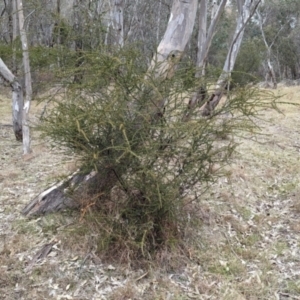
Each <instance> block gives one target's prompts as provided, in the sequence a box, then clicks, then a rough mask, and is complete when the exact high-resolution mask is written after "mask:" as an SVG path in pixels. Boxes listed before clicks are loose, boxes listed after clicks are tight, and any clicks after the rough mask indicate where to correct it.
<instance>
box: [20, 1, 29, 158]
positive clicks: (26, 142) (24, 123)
mask: <svg viewBox="0 0 300 300" xmlns="http://www.w3.org/2000/svg"><path fill="white" fill-rule="evenodd" d="M17 10H18V18H19V28H20V37H21V43H22V51H23V65H24V73H25V93H26V96H25V103H24V107H23V120H22V128H23V154H28V153H30V152H31V148H30V142H31V140H30V128H29V120H28V115H29V109H30V103H31V99H32V81H31V73H30V63H29V52H28V41H27V35H26V31H25V26H24V25H25V24H24V12H23V1H22V0H17Z"/></svg>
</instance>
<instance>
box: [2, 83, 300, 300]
mask: <svg viewBox="0 0 300 300" xmlns="http://www.w3.org/2000/svg"><path fill="white" fill-rule="evenodd" d="M276 93H279V94H281V95H284V96H283V98H282V101H286V102H295V103H298V104H300V86H297V87H282V86H281V87H280V88H279V89H278V91H276ZM9 98H10V95H9V90H0V120H1V121H0V299H7V300H12V299H18V300H21V299H30V300H34V299H36V300H40V299H57V300H59V299H61V300H62V299H78V300H79V299H80V300H81V299H82V300H83V299H89V300H96V299H112V300H125V299H132V300H133V299H136V300H139V299H144V300H153V299H157V300H158V299H161V300H163V299H176V300H179V299H180V300H183V299H228V300H232V299H234V300H235V299H236V300H243V299H249V300H250V299H251V300H255V299H266V300H267V299H268V300H269V299H300V172H299V170H300V161H299V159H300V106H292V105H286V104H281V105H280V108H281V110H282V112H283V114H279V113H277V112H276V111H273V110H266V111H265V112H264V113H263V115H262V119H261V120H260V121H258V122H259V125H260V126H262V131H261V135H259V136H257V137H255V136H250V135H249V136H248V139H245V140H241V144H240V145H239V147H238V148H237V152H236V153H235V154H234V156H233V158H232V159H231V161H230V165H229V167H228V170H227V171H228V172H227V175H226V177H223V178H220V180H219V181H218V182H217V183H215V184H214V185H213V186H212V189H211V190H210V192H209V193H208V194H207V195H206V196H205V197H203V199H201V214H200V216H199V217H200V218H201V219H202V226H201V227H199V228H194V230H197V234H198V237H199V239H198V240H197V241H195V247H192V246H191V247H190V246H189V247H190V248H189V255H188V257H186V259H185V260H184V263H178V265H176V262H173V265H172V267H165V266H161V267H159V266H158V265H155V264H154V265H153V267H152V268H148V269H147V270H146V269H142V268H141V269H133V268H132V267H130V266H128V265H120V264H113V263H107V262H104V261H102V260H101V259H100V258H99V257H98V256H97V255H96V254H95V251H94V247H93V245H92V243H91V240H92V238H93V237H92V235H93V234H95V233H93V232H90V231H89V229H88V228H84V227H80V228H81V229H80V230H81V231H80V232H78V230H79V229H78V228H79V227H78V226H75V224H77V223H78V222H80V220H79V219H80V215H79V214H78V213H76V212H62V213H56V214H52V215H48V216H44V217H40V218H35V219H30V220H28V219H26V218H25V217H23V216H22V215H21V214H20V211H21V210H22V208H23V207H24V206H25V205H26V204H27V203H28V202H29V201H30V200H31V199H33V197H34V196H35V195H37V194H38V193H40V192H41V191H43V190H44V189H45V188H47V187H49V185H51V184H53V183H55V182H56V181H57V180H58V179H59V178H60V176H63V175H67V174H69V173H71V172H72V171H74V170H75V169H76V165H75V163H74V162H73V158H72V157H67V156H65V155H63V154H61V153H57V151H54V150H52V149H50V148H49V147H48V145H47V144H46V142H44V141H42V140H40V139H39V138H38V134H37V133H34V134H33V143H32V149H33V153H32V154H30V155H27V156H25V157H24V156H22V146H21V144H20V143H18V142H16V141H15V138H14V135H13V132H12V127H10V126H6V125H7V124H11V106H10V100H9ZM40 111H41V107H36V106H35V105H33V108H32V112H33V114H38V113H40ZM76 230H77V231H76ZM180 261H181V262H182V260H180Z"/></svg>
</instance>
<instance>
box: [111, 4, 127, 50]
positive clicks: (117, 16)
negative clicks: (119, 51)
mask: <svg viewBox="0 0 300 300" xmlns="http://www.w3.org/2000/svg"><path fill="white" fill-rule="evenodd" d="M112 2H113V3H112V12H111V19H112V30H113V34H112V41H113V43H112V44H113V45H116V46H119V47H120V48H122V47H123V46H124V17H123V12H124V1H123V0H112Z"/></svg>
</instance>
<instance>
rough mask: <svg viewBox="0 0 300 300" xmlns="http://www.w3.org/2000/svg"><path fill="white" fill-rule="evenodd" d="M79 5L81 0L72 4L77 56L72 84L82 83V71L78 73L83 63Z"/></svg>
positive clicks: (75, 0)
mask: <svg viewBox="0 0 300 300" xmlns="http://www.w3.org/2000/svg"><path fill="white" fill-rule="evenodd" d="M80 4H81V0H74V3H73V13H74V25H73V29H74V33H75V35H76V36H75V40H74V42H75V52H76V54H77V59H76V62H75V69H76V71H75V75H74V80H73V82H74V83H81V82H82V78H83V74H82V71H80V70H79V69H80V66H81V65H82V63H83V54H82V51H83V43H82V35H83V33H82V20H81V18H80Z"/></svg>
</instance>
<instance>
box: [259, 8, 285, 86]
mask: <svg viewBox="0 0 300 300" xmlns="http://www.w3.org/2000/svg"><path fill="white" fill-rule="evenodd" d="M256 15H257V17H258V22H259V28H260V31H261V35H262V38H263V41H264V44H265V46H266V49H267V74H266V83H268V82H267V81H268V80H267V78H268V75H269V76H270V78H271V80H272V83H273V88H274V89H277V80H276V75H275V72H274V68H273V64H272V62H271V49H272V46H273V45H274V42H275V40H276V38H277V36H278V34H279V33H280V31H281V30H282V29H283V26H282V27H281V28H280V29H279V31H278V32H277V34H276V36H275V38H274V40H273V42H272V43H271V44H270V45H269V44H268V42H267V38H266V35H265V32H264V29H263V24H264V21H263V19H262V16H261V14H260V12H259V11H258V10H257V11H256Z"/></svg>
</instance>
